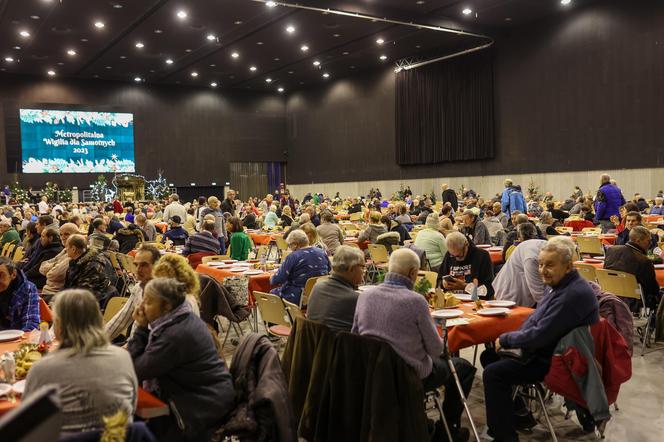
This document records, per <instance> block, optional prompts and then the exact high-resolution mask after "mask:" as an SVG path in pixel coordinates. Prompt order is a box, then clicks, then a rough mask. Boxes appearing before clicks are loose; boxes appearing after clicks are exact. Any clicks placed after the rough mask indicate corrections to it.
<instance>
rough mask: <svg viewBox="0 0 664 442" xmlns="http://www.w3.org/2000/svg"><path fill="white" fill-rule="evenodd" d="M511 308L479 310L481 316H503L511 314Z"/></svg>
mask: <svg viewBox="0 0 664 442" xmlns="http://www.w3.org/2000/svg"><path fill="white" fill-rule="evenodd" d="M509 312H510V309H508V308H504V307H490V308H483V309H481V310H478V311H477V314H478V315H480V316H503V315H507V314H509Z"/></svg>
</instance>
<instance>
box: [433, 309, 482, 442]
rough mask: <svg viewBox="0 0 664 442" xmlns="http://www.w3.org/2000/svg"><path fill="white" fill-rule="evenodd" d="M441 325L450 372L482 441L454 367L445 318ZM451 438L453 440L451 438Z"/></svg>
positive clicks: (476, 436) (477, 434) (474, 430)
mask: <svg viewBox="0 0 664 442" xmlns="http://www.w3.org/2000/svg"><path fill="white" fill-rule="evenodd" d="M440 324H441V327H442V329H443V345H444V347H443V357H444V358H445V360H446V361H447V365H448V366H449V367H450V372H451V373H452V376H453V377H454V381H455V382H456V386H457V390H459V396H461V402H463V408H465V410H466V414H467V415H468V420H469V421H470V426H471V427H472V429H473V434H474V435H475V440H477V442H480V435H479V433H478V432H477V427H476V426H475V421H473V416H472V415H471V414H470V407H469V406H468V401H467V400H466V395H465V394H464V392H463V388H462V387H461V381H460V380H459V376H458V375H457V372H456V368H454V362H452V356H451V355H450V351H449V348H448V347H447V325H446V321H445V319H443V320H442V321H441V323H440ZM450 440H452V439H451V438H450Z"/></svg>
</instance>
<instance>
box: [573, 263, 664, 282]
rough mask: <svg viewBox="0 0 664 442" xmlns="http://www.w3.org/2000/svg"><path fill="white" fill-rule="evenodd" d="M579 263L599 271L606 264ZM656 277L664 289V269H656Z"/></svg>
mask: <svg viewBox="0 0 664 442" xmlns="http://www.w3.org/2000/svg"><path fill="white" fill-rule="evenodd" d="M595 261H598V260H595ZM577 263H581V264H590V265H591V266H593V267H597V268H598V269H602V268H604V262H587V261H585V260H583V261H577ZM655 276H656V277H657V283H658V284H659V286H660V287H664V269H655Z"/></svg>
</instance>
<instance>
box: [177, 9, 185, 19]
mask: <svg viewBox="0 0 664 442" xmlns="http://www.w3.org/2000/svg"><path fill="white" fill-rule="evenodd" d="M175 15H177V16H178V18H179V19H180V20H184V19H185V18H187V13H186V12H185V11H182V10H180V11H178V13H177V14H175Z"/></svg>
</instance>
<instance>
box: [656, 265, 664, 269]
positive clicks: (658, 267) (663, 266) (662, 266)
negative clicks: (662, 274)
mask: <svg viewBox="0 0 664 442" xmlns="http://www.w3.org/2000/svg"><path fill="white" fill-rule="evenodd" d="M655 268H656V269H664V264H655Z"/></svg>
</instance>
